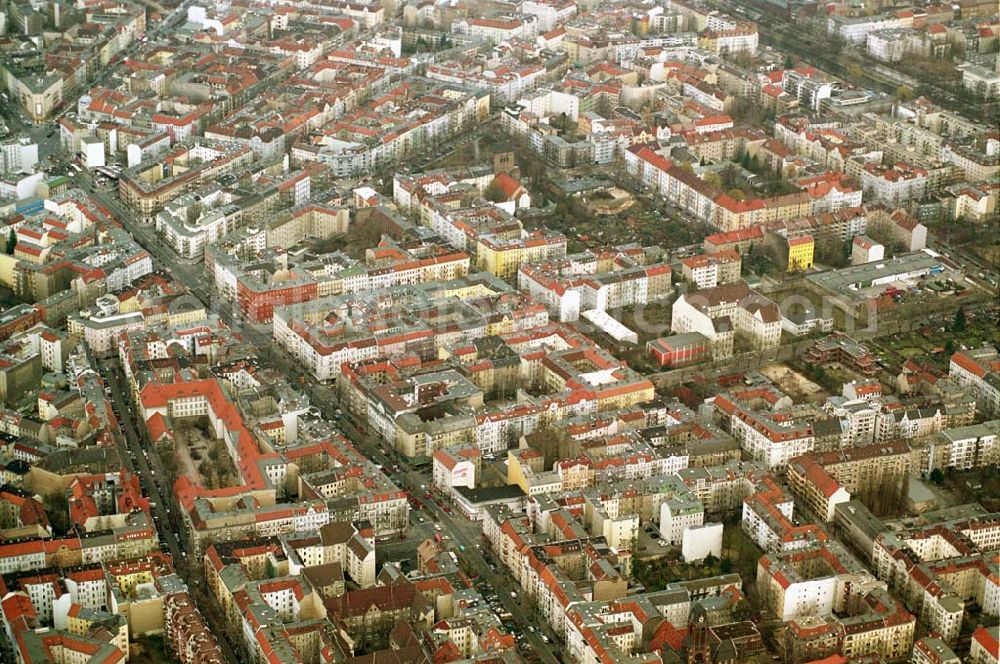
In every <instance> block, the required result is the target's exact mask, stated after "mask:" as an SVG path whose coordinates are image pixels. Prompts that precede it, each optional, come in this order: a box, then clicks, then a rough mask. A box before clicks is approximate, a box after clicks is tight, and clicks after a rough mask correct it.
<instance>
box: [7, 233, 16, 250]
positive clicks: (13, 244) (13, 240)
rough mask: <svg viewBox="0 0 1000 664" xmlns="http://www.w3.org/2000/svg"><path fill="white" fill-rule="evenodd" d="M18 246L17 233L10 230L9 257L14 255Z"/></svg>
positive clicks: (8, 240)
mask: <svg viewBox="0 0 1000 664" xmlns="http://www.w3.org/2000/svg"><path fill="white" fill-rule="evenodd" d="M16 246H17V233H15V232H14V229H13V228H12V229H10V234H8V235H7V255H8V256H12V255H13V254H14V247H16Z"/></svg>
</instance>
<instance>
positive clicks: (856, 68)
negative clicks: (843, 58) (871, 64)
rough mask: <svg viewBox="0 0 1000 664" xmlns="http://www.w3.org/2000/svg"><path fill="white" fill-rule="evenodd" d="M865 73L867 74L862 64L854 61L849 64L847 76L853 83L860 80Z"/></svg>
mask: <svg viewBox="0 0 1000 664" xmlns="http://www.w3.org/2000/svg"><path fill="white" fill-rule="evenodd" d="M864 75H865V70H864V69H862V68H861V65H859V64H858V63H856V62H852V63H851V64H850V65H848V67H847V78H848V79H849V80H850V81H851V82H852V83H857V82H859V81H860V80H861V79H862V77H863V76H864Z"/></svg>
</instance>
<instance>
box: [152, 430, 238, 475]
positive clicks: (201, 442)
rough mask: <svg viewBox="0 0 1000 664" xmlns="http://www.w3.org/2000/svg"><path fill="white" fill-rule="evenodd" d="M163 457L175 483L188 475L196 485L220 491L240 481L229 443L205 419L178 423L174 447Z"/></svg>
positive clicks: (161, 453)
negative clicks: (216, 434)
mask: <svg viewBox="0 0 1000 664" xmlns="http://www.w3.org/2000/svg"><path fill="white" fill-rule="evenodd" d="M159 454H160V460H161V462H162V463H163V467H164V468H165V469H166V471H167V472H168V473H169V474H170V480H171V481H174V480H176V479H177V478H178V477H180V476H181V475H184V476H186V477H187V478H188V479H190V480H191V481H192V482H194V483H195V484H198V485H200V486H204V487H206V488H208V489H219V488H223V487H228V486H234V485H235V484H236V482H237V480H238V477H237V474H236V467H235V466H234V465H233V461H232V459H231V458H230V457H229V454H228V452H227V451H226V446H225V443H223V442H222V440H221V439H218V438H215V436H214V435H213V434H212V432H211V431H210V428H209V424H208V421H207V420H206V419H205V418H198V419H197V420H181V421H180V422H178V424H177V428H176V429H175V430H174V445H173V447H172V448H167V449H161V450H159Z"/></svg>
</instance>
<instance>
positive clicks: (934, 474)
mask: <svg viewBox="0 0 1000 664" xmlns="http://www.w3.org/2000/svg"><path fill="white" fill-rule="evenodd" d="M930 480H931V482H934V484H937V485H938V486H941V485H942V484H944V473H942V472H941V469H940V468H935V469H934V470H932V471H931V474H930Z"/></svg>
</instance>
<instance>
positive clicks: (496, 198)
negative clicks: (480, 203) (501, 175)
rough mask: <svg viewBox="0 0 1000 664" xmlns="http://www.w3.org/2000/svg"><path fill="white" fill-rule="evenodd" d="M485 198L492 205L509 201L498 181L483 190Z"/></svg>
mask: <svg viewBox="0 0 1000 664" xmlns="http://www.w3.org/2000/svg"><path fill="white" fill-rule="evenodd" d="M483 197H484V198H485V199H486V200H488V201H490V202H492V203H500V202H502V201H505V200H507V196H506V195H504V193H503V190H502V189H501V188H500V185H498V184H497V181H496V180H493V181H492V182H490V183H489V185H488V186H487V187H486V189H485V190H483Z"/></svg>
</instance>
